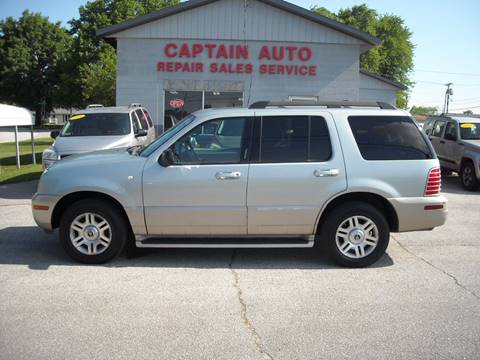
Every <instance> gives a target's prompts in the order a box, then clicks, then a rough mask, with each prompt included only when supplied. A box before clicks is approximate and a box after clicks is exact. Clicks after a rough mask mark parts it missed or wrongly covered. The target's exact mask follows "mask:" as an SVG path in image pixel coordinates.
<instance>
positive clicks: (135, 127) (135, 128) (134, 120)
mask: <svg viewBox="0 0 480 360" xmlns="http://www.w3.org/2000/svg"><path fill="white" fill-rule="evenodd" d="M130 116H131V117H132V126H133V132H134V134H136V133H138V130H140V129H141V127H140V122H139V121H138V118H137V115H135V113H134V112H132V113H131V114H130Z"/></svg>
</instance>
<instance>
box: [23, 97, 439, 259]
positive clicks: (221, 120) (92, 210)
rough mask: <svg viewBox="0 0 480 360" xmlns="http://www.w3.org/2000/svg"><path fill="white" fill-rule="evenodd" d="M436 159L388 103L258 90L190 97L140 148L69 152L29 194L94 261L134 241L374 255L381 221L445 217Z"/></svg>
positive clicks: (418, 223) (41, 214)
mask: <svg viewBox="0 0 480 360" xmlns="http://www.w3.org/2000/svg"><path fill="white" fill-rule="evenodd" d="M440 182H441V180H440V168H439V162H438V159H437V157H436V155H435V152H434V150H433V149H432V148H431V145H430V142H429V141H428V139H427V138H426V136H425V135H424V134H423V133H422V132H421V131H420V130H419V129H418V127H417V126H416V125H415V123H414V121H412V119H411V117H410V115H409V114H408V113H406V112H404V111H400V110H396V109H395V108H392V107H391V106H387V105H385V104H355V103H350V102H347V103H344V102H341V103H283V102H279V103H269V102H260V103H255V104H253V105H252V106H250V108H248V109H238V108H237V109H216V110H204V111H198V112H196V113H194V114H192V115H190V116H188V117H187V118H185V119H184V120H183V121H182V122H180V123H178V124H177V125H176V126H174V127H172V128H171V129H169V130H168V131H167V132H165V133H164V134H162V135H161V136H160V137H159V138H158V139H157V140H156V141H155V142H153V143H152V144H150V145H149V146H146V147H145V148H143V149H141V150H139V149H138V148H135V149H130V150H129V151H125V150H106V151H98V152H95V153H90V154H85V155H83V156H76V157H73V158H67V159H66V160H65V161H61V162H60V163H58V164H57V165H55V166H53V167H52V168H51V169H48V170H47V171H45V172H44V174H43V175H42V177H41V179H40V182H39V185H38V190H37V193H36V194H35V195H34V197H33V200H32V206H33V215H34V217H35V221H36V222H37V224H38V225H39V226H40V227H42V228H44V229H45V230H48V231H52V230H53V229H55V228H59V236H60V239H61V242H62V243H63V246H64V248H65V250H66V252H67V253H68V254H69V255H70V256H71V257H72V258H74V259H75V260H78V261H81V262H85V263H103V262H106V261H108V260H110V259H112V258H113V257H115V256H116V255H117V254H119V253H120V251H121V250H122V248H123V247H124V246H125V244H126V242H128V241H135V244H136V246H137V247H142V248H166V247H235V248H252V247H253V248H255V247H312V246H313V245H314V244H315V243H319V244H324V245H326V247H327V248H328V250H329V252H330V254H331V255H332V257H333V259H334V260H335V261H336V262H337V263H339V264H341V265H344V266H351V267H361V266H366V265H369V264H372V263H373V262H375V261H376V260H377V259H379V258H380V257H381V256H382V255H383V254H384V252H385V250H386V248H387V245H388V241H389V234H390V232H402V231H413V230H426V229H432V228H434V227H436V226H440V225H442V224H443V223H444V222H445V220H446V215H447V209H446V203H447V200H446V199H445V198H444V197H443V196H442V195H440Z"/></svg>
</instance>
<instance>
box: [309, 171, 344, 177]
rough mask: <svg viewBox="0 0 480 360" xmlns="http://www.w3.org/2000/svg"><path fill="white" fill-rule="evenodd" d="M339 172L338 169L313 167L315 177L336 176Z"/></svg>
mask: <svg viewBox="0 0 480 360" xmlns="http://www.w3.org/2000/svg"><path fill="white" fill-rule="evenodd" d="M339 173H340V171H338V169H315V171H314V172H313V175H314V176H316V177H326V176H337V175H338V174H339Z"/></svg>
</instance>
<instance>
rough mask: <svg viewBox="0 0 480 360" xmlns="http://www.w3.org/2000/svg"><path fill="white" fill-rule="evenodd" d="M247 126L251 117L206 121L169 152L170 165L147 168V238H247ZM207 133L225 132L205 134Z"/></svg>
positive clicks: (182, 138)
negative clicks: (173, 158) (235, 236)
mask: <svg viewBox="0 0 480 360" xmlns="http://www.w3.org/2000/svg"><path fill="white" fill-rule="evenodd" d="M251 126H252V120H251V118H249V117H235V118H233V117H226V118H219V119H213V120H209V121H206V122H204V123H202V124H201V125H198V126H196V127H195V128H193V129H192V130H190V131H189V132H188V133H187V134H185V135H184V136H182V137H181V138H180V139H179V140H177V141H176V142H175V143H174V144H173V145H172V146H171V147H170V149H171V150H172V151H173V153H174V154H175V163H174V164H173V165H171V166H168V167H162V166H161V165H160V164H158V163H157V162H153V163H150V164H148V165H147V166H146V167H145V170H144V175H143V184H144V185H143V194H144V206H145V220H146V225H147V230H148V233H149V234H151V235H243V234H246V232H247V207H246V196H247V180H248V168H249V164H248V156H249V152H248V151H249V146H250V137H251V136H250V133H251ZM207 128H215V129H219V128H223V129H225V131H224V132H223V133H218V132H210V133H207V132H206V131H205V130H206V129H207ZM227 129H228V131H226V130H227ZM225 136H226V137H227V138H228V139H225V138H223V137H225Z"/></svg>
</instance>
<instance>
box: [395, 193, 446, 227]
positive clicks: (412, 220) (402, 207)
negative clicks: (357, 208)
mask: <svg viewBox="0 0 480 360" xmlns="http://www.w3.org/2000/svg"><path fill="white" fill-rule="evenodd" d="M388 200H389V201H390V203H391V204H392V206H393V207H394V208H395V211H396V213H397V217H398V231H399V232H403V231H416V230H428V229H433V228H434V227H437V226H441V225H443V224H445V221H446V220H447V213H448V210H447V202H448V200H447V198H446V197H444V196H442V195H440V196H431V197H426V196H425V197H408V198H393V199H388ZM437 205H443V206H442V208H440V209H432V210H426V209H425V206H429V207H430V206H437Z"/></svg>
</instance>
